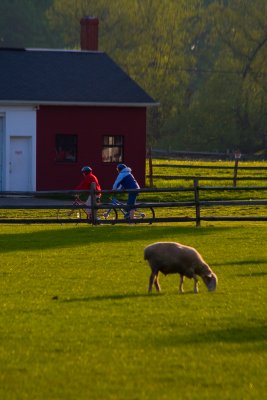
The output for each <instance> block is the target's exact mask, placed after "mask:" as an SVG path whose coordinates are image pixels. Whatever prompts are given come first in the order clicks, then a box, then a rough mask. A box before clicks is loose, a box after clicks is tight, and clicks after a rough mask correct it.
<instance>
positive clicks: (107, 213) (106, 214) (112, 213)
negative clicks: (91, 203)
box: [96, 208, 118, 222]
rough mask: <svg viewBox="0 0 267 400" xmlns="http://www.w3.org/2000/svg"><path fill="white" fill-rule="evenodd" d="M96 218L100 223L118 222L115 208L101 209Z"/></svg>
mask: <svg viewBox="0 0 267 400" xmlns="http://www.w3.org/2000/svg"><path fill="white" fill-rule="evenodd" d="M96 217H97V219H98V220H99V221H103V220H106V221H114V222H115V221H117V219H118V213H117V210H115V208H99V209H98V210H97V213H96Z"/></svg>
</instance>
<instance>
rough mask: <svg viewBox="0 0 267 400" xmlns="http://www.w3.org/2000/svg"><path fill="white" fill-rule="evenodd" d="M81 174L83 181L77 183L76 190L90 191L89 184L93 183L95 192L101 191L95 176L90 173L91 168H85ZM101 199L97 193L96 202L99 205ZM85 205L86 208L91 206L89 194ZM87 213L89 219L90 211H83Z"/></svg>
mask: <svg viewBox="0 0 267 400" xmlns="http://www.w3.org/2000/svg"><path fill="white" fill-rule="evenodd" d="M81 173H82V174H83V179H82V181H81V182H80V183H79V185H78V186H76V188H75V189H76V190H90V189H91V184H92V183H95V188H96V190H101V187H100V185H99V182H98V179H97V177H96V176H95V175H93V173H92V168H91V167H88V166H85V167H83V168H82V169H81ZM100 198H101V193H97V195H96V201H97V202H98V203H99V202H100ZM85 204H86V205H87V206H89V207H90V206H91V204H92V202H91V195H90V194H89V196H88V199H87V200H86V202H85ZM85 211H86V212H87V215H88V218H91V209H90V208H88V209H86V210H85Z"/></svg>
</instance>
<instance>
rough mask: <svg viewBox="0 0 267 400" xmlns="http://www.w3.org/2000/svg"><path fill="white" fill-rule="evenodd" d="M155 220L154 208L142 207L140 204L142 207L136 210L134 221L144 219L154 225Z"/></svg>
mask: <svg viewBox="0 0 267 400" xmlns="http://www.w3.org/2000/svg"><path fill="white" fill-rule="evenodd" d="M154 218H155V211H154V209H153V208H152V207H142V206H141V204H140V207H138V208H136V209H135V210H134V219H143V220H144V221H147V222H149V223H150V224H152V222H153V220H154Z"/></svg>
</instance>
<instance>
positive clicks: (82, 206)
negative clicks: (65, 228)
mask: <svg viewBox="0 0 267 400" xmlns="http://www.w3.org/2000/svg"><path fill="white" fill-rule="evenodd" d="M98 204H100V203H98ZM72 207H73V208H70V209H68V210H66V209H65V208H63V209H61V208H60V209H58V211H57V219H58V220H60V221H62V220H69V219H71V220H72V219H73V220H76V222H92V212H91V209H90V208H88V205H87V204H86V203H85V202H84V201H82V200H81V199H80V197H79V196H75V198H74V201H73V203H72ZM105 215H106V216H105ZM108 218H109V219H110V220H114V221H115V220H117V219H118V213H117V210H116V209H110V208H107V209H105V208H97V209H96V221H98V220H99V221H100V220H101V219H108Z"/></svg>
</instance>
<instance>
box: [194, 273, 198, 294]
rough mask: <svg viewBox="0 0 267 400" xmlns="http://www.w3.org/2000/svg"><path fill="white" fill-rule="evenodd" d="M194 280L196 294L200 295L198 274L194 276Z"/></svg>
mask: <svg viewBox="0 0 267 400" xmlns="http://www.w3.org/2000/svg"><path fill="white" fill-rule="evenodd" d="M193 279H194V292H195V293H198V277H197V276H196V274H194V275H193Z"/></svg>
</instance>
